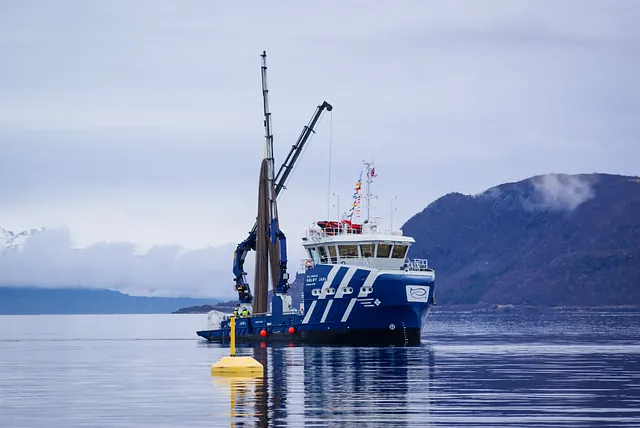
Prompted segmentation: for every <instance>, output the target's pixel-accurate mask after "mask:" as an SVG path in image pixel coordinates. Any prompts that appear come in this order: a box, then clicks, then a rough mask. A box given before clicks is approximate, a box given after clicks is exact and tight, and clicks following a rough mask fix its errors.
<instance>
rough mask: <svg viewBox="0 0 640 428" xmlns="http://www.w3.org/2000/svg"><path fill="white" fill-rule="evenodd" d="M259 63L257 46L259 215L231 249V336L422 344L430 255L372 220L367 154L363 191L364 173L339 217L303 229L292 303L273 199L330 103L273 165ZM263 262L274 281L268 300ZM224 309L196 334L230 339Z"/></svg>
mask: <svg viewBox="0 0 640 428" xmlns="http://www.w3.org/2000/svg"><path fill="white" fill-rule="evenodd" d="M266 69H267V67H266V52H263V54H262V88H263V100H264V103H263V105H264V116H265V120H264V125H265V131H266V133H265V137H266V144H265V158H264V159H263V162H262V167H261V170H260V180H259V183H260V187H259V192H258V195H259V196H258V217H257V220H256V223H255V224H254V226H253V228H252V229H251V231H250V232H249V236H248V238H247V239H245V240H244V241H243V242H241V243H240V244H239V245H238V247H237V249H236V252H235V253H234V268H233V271H234V275H235V289H236V291H237V292H238V298H239V301H240V306H241V309H242V311H241V312H240V313H239V315H240V316H238V317H236V322H235V325H236V340H238V341H293V342H304V343H316V344H331V345H337V344H349V345H357V344H381V345H411V344H419V343H420V335H421V332H422V328H423V325H424V324H425V320H426V317H427V314H428V312H429V309H430V307H431V305H432V304H434V303H435V300H434V287H435V272H434V271H433V269H431V268H430V267H429V266H428V263H427V260H424V259H413V260H412V259H409V258H407V254H408V251H409V248H410V247H411V245H412V244H413V243H414V242H415V241H414V239H413V238H411V237H409V236H404V235H403V233H402V231H401V230H393V229H392V228H390V229H388V230H382V228H381V226H380V224H379V223H378V222H377V220H375V219H371V216H370V206H371V204H370V201H371V199H372V198H373V195H372V194H371V183H372V181H373V178H374V177H376V173H375V165H374V164H373V162H365V163H364V165H365V171H366V176H365V184H366V192H365V194H364V195H361V190H362V189H361V188H362V173H361V174H360V178H359V180H358V181H357V183H356V186H355V191H354V193H353V201H352V204H351V208H350V210H349V212H348V213H345V215H342V216H339V217H340V219H339V220H336V221H332V220H329V219H327V220H322V221H316V222H314V223H313V224H312V226H311V227H309V228H308V229H307V230H306V233H305V236H304V237H303V238H302V245H303V247H304V248H305V251H306V255H307V257H306V258H305V259H303V260H302V261H301V269H300V271H299V272H298V273H299V274H301V275H303V277H304V287H303V288H304V289H303V293H302V303H301V307H300V308H299V309H298V308H294V307H293V305H292V298H291V295H290V294H289V292H288V291H289V282H288V280H289V275H288V273H287V251H286V237H285V235H284V233H283V232H282V230H281V229H280V226H279V223H278V215H277V206H276V198H277V197H278V195H279V194H280V192H281V191H282V190H283V189H285V188H286V186H285V185H286V182H287V179H288V177H289V175H290V173H291V172H292V171H293V170H294V169H295V167H296V162H297V161H298V159H299V157H300V155H301V154H302V152H303V150H304V147H305V144H306V142H307V140H308V139H309V137H310V136H311V135H312V134H313V133H315V131H314V126H315V125H316V123H317V122H318V120H319V119H320V116H321V114H322V113H323V112H324V111H331V110H332V109H333V107H332V106H331V105H330V104H329V103H327V102H326V101H325V102H323V103H322V104H321V105H319V106H318V107H317V109H316V111H315V113H314V115H313V116H312V118H311V121H310V122H309V124H308V125H307V126H305V127H304V128H303V131H302V133H301V134H300V137H299V138H298V141H297V142H296V143H295V144H294V145H293V146H292V149H291V151H290V152H289V155H288V156H287V158H286V159H285V161H284V163H283V165H282V166H281V167H280V169H279V171H278V173H277V174H276V173H275V168H274V156H273V135H272V133H271V113H270V112H269V110H268V105H269V103H268V100H267V94H268V90H267V85H266V82H267V79H266ZM361 197H362V198H364V199H365V201H366V215H365V218H364V221H362V223H359V220H360V202H361ZM277 246H279V251H278V249H277ZM250 250H255V251H256V252H257V254H258V256H257V257H256V283H257V284H256V286H257V287H255V290H254V291H255V292H256V296H255V300H254V296H253V294H252V292H251V288H250V287H249V284H248V283H247V282H246V275H247V274H246V272H245V271H244V267H243V266H244V260H245V257H246V255H247V253H248V251H250ZM268 259H271V262H272V264H271V265H270V268H269V265H268ZM269 271H271V274H272V278H271V280H272V281H271V282H272V283H273V284H274V286H273V295H272V299H271V306H270V308H267V302H268V299H267V294H268V283H269V282H270V281H269ZM229 317H230V316H229V315H228V314H222V313H220V312H218V311H210V312H209V313H208V314H207V318H208V322H207V328H206V329H204V330H200V331H197V334H198V336H200V337H202V338H204V339H207V340H209V341H225V340H228V339H229V337H230V328H229V325H230V318H229Z"/></svg>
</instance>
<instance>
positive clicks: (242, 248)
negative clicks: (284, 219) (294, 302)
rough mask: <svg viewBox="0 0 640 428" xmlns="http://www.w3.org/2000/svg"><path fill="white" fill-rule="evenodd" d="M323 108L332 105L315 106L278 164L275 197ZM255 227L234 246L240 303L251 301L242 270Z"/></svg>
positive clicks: (283, 252) (282, 251)
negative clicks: (245, 237) (284, 157)
mask: <svg viewBox="0 0 640 428" xmlns="http://www.w3.org/2000/svg"><path fill="white" fill-rule="evenodd" d="M325 110H327V111H331V110H333V106H332V105H331V104H329V103H328V102H326V101H324V102H323V103H322V104H320V105H319V106H318V107H317V108H316V110H315V112H314V113H313V116H312V117H311V120H310V121H309V123H308V124H307V125H305V126H304V128H303V129H302V132H301V133H300V136H299V137H298V140H297V141H296V143H295V144H294V145H293V146H292V147H291V150H290V151H289V154H288V155H287V157H286V159H285V161H284V163H283V164H282V166H280V169H279V170H278V174H277V175H276V178H275V190H276V191H275V193H276V195H275V196H276V198H277V197H278V196H279V195H280V192H281V191H282V190H283V189H286V183H287V180H288V179H289V177H290V175H291V172H292V171H293V170H294V168H295V166H296V164H297V162H298V160H299V157H300V155H301V154H302V152H303V151H304V148H305V145H306V144H307V142H308V141H309V138H310V137H311V135H313V134H315V132H316V131H315V129H314V128H315V126H316V125H317V123H318V121H319V120H320V117H321V116H322V113H323V112H324V111H325ZM257 229H258V222H257V220H256V222H255V223H254V225H253V227H252V228H251V231H250V232H249V236H248V237H247V239H245V240H244V241H242V242H241V243H239V244H238V246H237V247H236V250H235V252H234V253H233V274H234V280H235V284H236V285H235V286H236V291H237V292H238V298H239V299H240V302H241V303H251V302H252V301H253V296H252V294H251V289H250V288H249V284H248V283H247V280H246V276H247V273H246V272H245V271H244V261H245V258H246V256H247V253H248V252H249V251H255V249H256V231H257ZM279 238H280V246H281V248H280V257H281V259H282V260H284V261H285V265H286V247H285V248H284V249H283V248H282V246H283V245H285V243H286V241H285V238H284V234H281V235H280V236H279ZM283 256H284V257H283ZM282 276H283V275H282V274H281V277H282ZM285 291H286V290H285Z"/></svg>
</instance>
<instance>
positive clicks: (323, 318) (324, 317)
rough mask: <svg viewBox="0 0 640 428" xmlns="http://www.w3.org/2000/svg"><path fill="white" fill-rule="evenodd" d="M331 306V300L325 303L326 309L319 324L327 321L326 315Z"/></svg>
mask: <svg viewBox="0 0 640 428" xmlns="http://www.w3.org/2000/svg"><path fill="white" fill-rule="evenodd" d="M332 304H333V300H329V301H327V307H326V308H325V310H324V313H323V314H322V319H321V320H320V322H324V321H325V320H326V319H327V315H329V310H330V309H331V305H332Z"/></svg>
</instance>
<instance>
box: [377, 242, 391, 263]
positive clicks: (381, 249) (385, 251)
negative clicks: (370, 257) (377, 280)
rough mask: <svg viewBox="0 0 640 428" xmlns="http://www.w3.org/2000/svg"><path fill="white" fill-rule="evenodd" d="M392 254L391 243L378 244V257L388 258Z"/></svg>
mask: <svg viewBox="0 0 640 428" xmlns="http://www.w3.org/2000/svg"><path fill="white" fill-rule="evenodd" d="M389 254H391V244H382V243H380V244H378V255H377V256H376V257H382V258H385V259H386V258H388V257H389Z"/></svg>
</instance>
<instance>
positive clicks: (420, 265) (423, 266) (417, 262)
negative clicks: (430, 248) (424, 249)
mask: <svg viewBox="0 0 640 428" xmlns="http://www.w3.org/2000/svg"><path fill="white" fill-rule="evenodd" d="M404 266H405V269H406V270H410V271H426V270H429V261H428V260H427V259H407V260H406V261H405V264H404Z"/></svg>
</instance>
